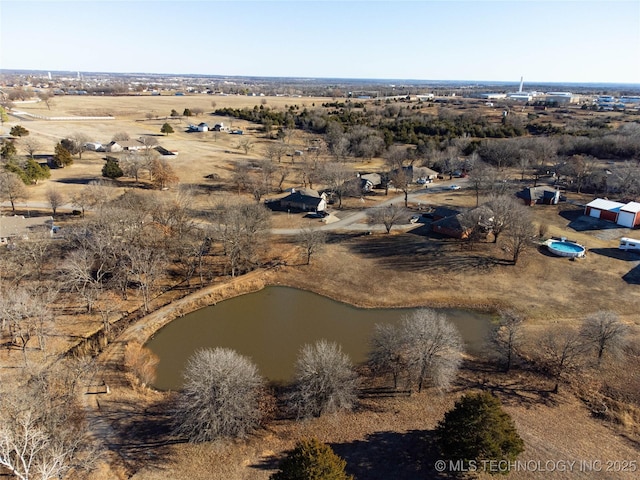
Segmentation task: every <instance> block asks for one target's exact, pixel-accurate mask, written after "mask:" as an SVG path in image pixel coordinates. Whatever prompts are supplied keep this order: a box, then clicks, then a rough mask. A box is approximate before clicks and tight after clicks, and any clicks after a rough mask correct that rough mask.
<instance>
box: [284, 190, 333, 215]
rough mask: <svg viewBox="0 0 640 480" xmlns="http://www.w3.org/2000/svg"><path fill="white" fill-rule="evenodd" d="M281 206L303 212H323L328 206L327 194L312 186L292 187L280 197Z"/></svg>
mask: <svg viewBox="0 0 640 480" xmlns="http://www.w3.org/2000/svg"><path fill="white" fill-rule="evenodd" d="M280 208H283V209H292V210H300V211H303V212H323V211H324V210H326V208H327V196H326V195H325V194H324V193H318V192H317V191H316V190H312V189H310V188H301V189H300V190H296V189H292V190H291V193H290V194H289V195H287V196H286V197H283V198H281V199H280Z"/></svg>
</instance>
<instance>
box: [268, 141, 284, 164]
mask: <svg viewBox="0 0 640 480" xmlns="http://www.w3.org/2000/svg"><path fill="white" fill-rule="evenodd" d="M265 153H266V155H267V158H268V159H269V160H271V161H272V162H273V161H275V160H277V161H278V163H280V162H281V161H282V157H283V156H284V155H285V154H286V153H287V147H286V146H285V145H283V144H282V143H280V142H270V143H269V145H267V149H266V151H265Z"/></svg>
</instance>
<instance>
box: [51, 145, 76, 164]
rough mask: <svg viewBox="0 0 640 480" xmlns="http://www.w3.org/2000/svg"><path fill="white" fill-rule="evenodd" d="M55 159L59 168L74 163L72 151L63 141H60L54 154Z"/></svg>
mask: <svg viewBox="0 0 640 480" xmlns="http://www.w3.org/2000/svg"><path fill="white" fill-rule="evenodd" d="M53 161H54V162H55V164H56V166H57V167H58V168H63V167H66V166H68V165H71V164H72V163H73V157H72V156H71V152H70V151H69V150H67V149H66V148H64V146H63V144H62V142H60V143H58V144H57V145H56V148H55V153H54V154H53Z"/></svg>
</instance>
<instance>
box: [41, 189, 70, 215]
mask: <svg viewBox="0 0 640 480" xmlns="http://www.w3.org/2000/svg"><path fill="white" fill-rule="evenodd" d="M46 195H47V201H48V202H49V206H50V207H51V211H52V212H53V216H54V217H55V215H56V212H57V211H58V208H60V207H61V206H62V205H64V204H65V203H67V202H66V201H65V199H64V197H63V195H62V193H60V191H59V190H57V189H56V188H55V187H49V188H48V189H47V193H46Z"/></svg>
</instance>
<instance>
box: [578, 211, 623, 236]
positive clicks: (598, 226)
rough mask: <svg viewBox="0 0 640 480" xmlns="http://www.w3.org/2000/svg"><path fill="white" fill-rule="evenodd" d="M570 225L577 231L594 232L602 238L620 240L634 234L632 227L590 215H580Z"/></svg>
mask: <svg viewBox="0 0 640 480" xmlns="http://www.w3.org/2000/svg"><path fill="white" fill-rule="evenodd" d="M568 227H569V228H571V229H573V230H575V231H576V232H594V234H593V236H594V237H596V238H599V239H600V240H618V239H620V238H621V237H632V236H633V230H632V229H630V228H625V227H621V226H620V225H618V224H616V223H613V222H608V221H606V220H600V219H599V218H595V217H590V216H588V215H580V216H579V217H577V218H575V219H574V220H572V221H571V223H569V225H568Z"/></svg>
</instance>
